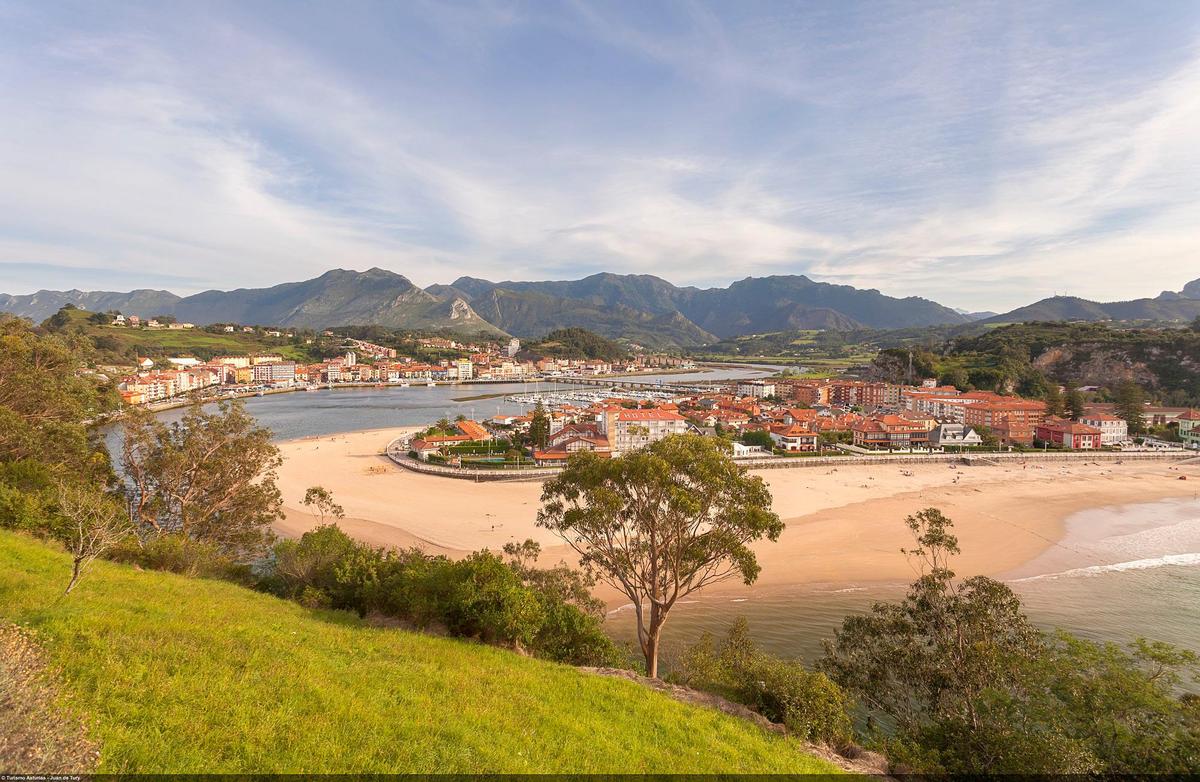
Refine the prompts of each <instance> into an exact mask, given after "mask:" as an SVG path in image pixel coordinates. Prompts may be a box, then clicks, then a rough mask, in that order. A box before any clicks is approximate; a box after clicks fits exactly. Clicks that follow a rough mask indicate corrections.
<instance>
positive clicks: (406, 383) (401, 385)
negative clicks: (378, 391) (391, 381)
mask: <svg viewBox="0 0 1200 782" xmlns="http://www.w3.org/2000/svg"><path fill="white" fill-rule="evenodd" d="M400 387H401V388H408V381H405V382H403V383H401V384H400Z"/></svg>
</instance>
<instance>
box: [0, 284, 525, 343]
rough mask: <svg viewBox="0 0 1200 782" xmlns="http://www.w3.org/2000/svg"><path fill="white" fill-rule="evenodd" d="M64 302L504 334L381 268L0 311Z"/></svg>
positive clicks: (32, 300)
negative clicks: (189, 293) (182, 294)
mask: <svg viewBox="0 0 1200 782" xmlns="http://www.w3.org/2000/svg"><path fill="white" fill-rule="evenodd" d="M66 303H71V304H74V305H75V306H77V307H79V308H81V309H88V310H92V311H97V312H105V311H108V310H119V311H121V312H123V313H125V314H126V315H140V316H142V317H150V316H152V315H174V316H175V317H176V318H178V319H179V320H181V321H187V322H191V323H196V324H198V325H206V324H209V323H245V324H261V325H275V326H292V327H308V328H326V327H329V326H346V325H363V324H374V325H379V326H388V327H391V328H398V329H413V330H432V329H451V330H454V331H460V332H464V333H478V332H484V333H489V334H494V335H496V336H503V335H504V333H503V332H502V331H501V330H500V329H497V328H495V327H494V326H492V324H490V323H487V322H486V321H484V320H482V319H480V317H479V316H478V315H477V314H476V313H475V311H474V310H473V309H471V305H470V304H468V303H467V302H466V300H464V299H460V298H454V297H451V298H439V297H437V296H434V295H433V294H430V293H426V292H425V291H423V290H421V289H420V288H418V287H417V286H416V285H413V284H412V283H411V282H409V280H408V279H407V278H406V277H404V276H402V275H399V274H395V273H394V272H389V271H385V270H384V269H369V270H367V271H365V272H356V271H349V270H346V269H334V270H332V271H328V272H326V273H325V274H322V275H321V276H320V277H315V278H313V279H311V280H304V281H302V282H288V283H283V284H281V285H274V286H272V287H270V288H239V289H238V290H233V291H217V290H212V291H204V292H203V293H197V294H195V295H192V296H187V297H184V298H179V297H178V296H175V295H174V294H170V293H167V292H166V291H133V292H132V293H128V294H118V293H87V292H83V291H58V292H54V291H43V292H41V293H39V294H34V295H33V296H27V297H13V296H7V297H6V296H0V311H7V312H12V313H14V314H16V315H22V316H24V317H28V318H31V319H33V320H35V321H40V320H43V319H45V318H48V317H49V316H50V315H53V314H54V313H55V312H57V311H58V309H59V308H60V307H61V306H62V305H63V304H66Z"/></svg>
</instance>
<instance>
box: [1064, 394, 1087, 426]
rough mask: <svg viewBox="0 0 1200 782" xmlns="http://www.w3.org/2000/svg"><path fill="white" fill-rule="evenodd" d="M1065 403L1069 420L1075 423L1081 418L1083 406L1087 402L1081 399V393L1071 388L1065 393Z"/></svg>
mask: <svg viewBox="0 0 1200 782" xmlns="http://www.w3.org/2000/svg"><path fill="white" fill-rule="evenodd" d="M1066 401H1067V412H1068V413H1069V414H1070V415H1071V418H1072V419H1073V420H1075V421H1078V420H1079V419H1080V418H1082V417H1083V414H1084V406H1085V405H1086V404H1087V401H1086V400H1085V399H1084V398H1083V392H1082V391H1080V390H1079V389H1078V388H1075V387H1074V386H1072V387H1071V389H1070V390H1069V391H1067V400H1066Z"/></svg>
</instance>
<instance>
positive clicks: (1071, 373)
mask: <svg viewBox="0 0 1200 782" xmlns="http://www.w3.org/2000/svg"><path fill="white" fill-rule="evenodd" d="M942 353H943V357H942V362H943V364H945V363H947V362H953V363H954V364H956V365H960V366H963V365H965V366H967V367H968V369H969V371H970V372H971V376H972V381H973V382H975V384H976V386H978V387H981V388H999V387H1001V386H1002V385H1003V384H1004V383H1017V382H1019V381H1020V380H1021V378H1022V377H1023V376H1025V375H1027V374H1028V373H1030V372H1031V371H1033V370H1032V364H1033V362H1035V361H1036V362H1037V364H1038V366H1039V367H1041V369H1040V371H1041V372H1042V373H1044V374H1045V375H1046V376H1047V377H1048V378H1050V379H1052V380H1054V381H1056V382H1058V383H1062V384H1065V385H1068V386H1071V385H1075V384H1080V385H1099V386H1106V387H1108V388H1109V389H1110V390H1111V391H1116V386H1117V383H1116V382H1114V379H1113V378H1114V376H1115V375H1117V370H1116V368H1118V367H1119V368H1120V370H1121V372H1124V371H1125V370H1126V369H1127V368H1129V367H1133V368H1134V369H1135V371H1136V372H1137V373H1138V375H1137V380H1138V382H1140V383H1142V384H1143V385H1146V386H1147V387H1149V388H1151V389H1152V390H1153V392H1154V394H1155V395H1157V396H1159V397H1161V398H1163V399H1171V400H1173V403H1175V404H1179V405H1187V404H1196V403H1200V371H1197V369H1196V366H1197V363H1198V362H1200V333H1197V332H1196V331H1193V330H1190V329H1180V328H1113V327H1110V326H1106V325H1104V324H1099V323H1023V324H1013V325H1008V326H1002V327H1000V328H995V329H991V330H988V331H986V332H984V333H982V334H979V335H974V336H958V337H952V338H951V339H950V340H949V341H948V342H947V343H946V344H945V346H944V347H943V350H942ZM977 378H978V379H977ZM1039 395H1040V394H1039Z"/></svg>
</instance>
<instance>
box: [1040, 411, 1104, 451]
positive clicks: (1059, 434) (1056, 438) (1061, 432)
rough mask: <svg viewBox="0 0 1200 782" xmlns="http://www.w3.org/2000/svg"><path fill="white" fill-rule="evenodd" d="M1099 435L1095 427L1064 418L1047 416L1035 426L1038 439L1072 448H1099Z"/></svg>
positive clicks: (1099, 432)
mask: <svg viewBox="0 0 1200 782" xmlns="http://www.w3.org/2000/svg"><path fill="white" fill-rule="evenodd" d="M1101 437H1102V433H1101V431H1100V430H1099V429H1097V428H1096V427H1094V426H1088V425H1087V424H1083V423H1079V422H1078V421H1069V420H1066V419H1064V418H1055V417H1051V418H1047V419H1046V420H1045V421H1043V422H1041V423H1040V424H1038V426H1037V439H1038V440H1041V441H1042V442H1044V443H1048V444H1050V445H1057V446H1060V447H1062V448H1070V449H1073V450H1088V449H1095V448H1099V447H1100V441H1101Z"/></svg>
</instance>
